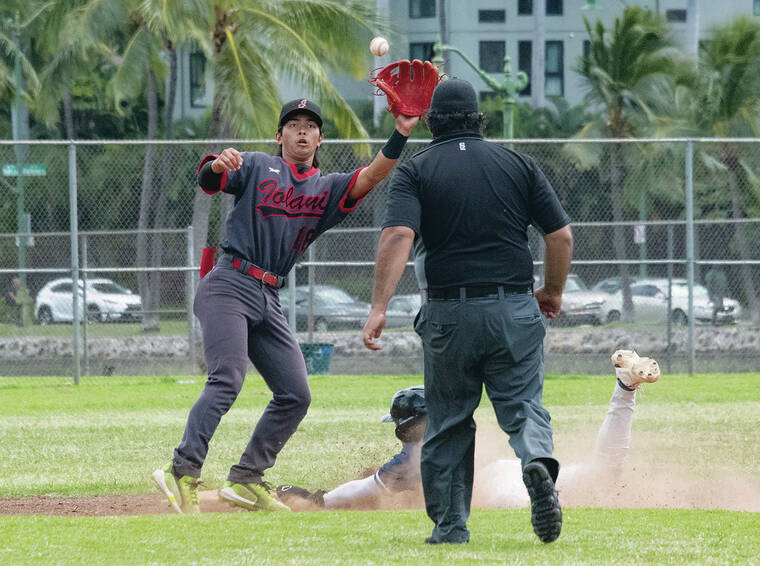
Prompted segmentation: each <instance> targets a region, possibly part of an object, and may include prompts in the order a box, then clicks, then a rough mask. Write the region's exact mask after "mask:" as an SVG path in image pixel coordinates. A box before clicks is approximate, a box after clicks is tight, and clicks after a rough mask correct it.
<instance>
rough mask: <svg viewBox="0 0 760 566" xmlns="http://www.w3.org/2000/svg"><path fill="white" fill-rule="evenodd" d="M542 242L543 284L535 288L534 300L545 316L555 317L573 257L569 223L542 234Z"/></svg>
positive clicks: (560, 303) (560, 305)
mask: <svg viewBox="0 0 760 566" xmlns="http://www.w3.org/2000/svg"><path fill="white" fill-rule="evenodd" d="M544 242H545V243H546V260H545V261H544V286H543V287H541V288H540V289H538V290H536V300H537V301H538V306H539V307H541V313H542V314H543V315H544V316H545V317H547V318H557V316H558V315H559V311H560V309H561V308H562V289H564V288H565V279H567V273H568V271H570V260H571V259H572V257H573V233H572V230H570V225H569V224H568V225H567V226H564V227H562V228H560V229H559V230H555V231H554V232H551V233H550V234H546V235H544Z"/></svg>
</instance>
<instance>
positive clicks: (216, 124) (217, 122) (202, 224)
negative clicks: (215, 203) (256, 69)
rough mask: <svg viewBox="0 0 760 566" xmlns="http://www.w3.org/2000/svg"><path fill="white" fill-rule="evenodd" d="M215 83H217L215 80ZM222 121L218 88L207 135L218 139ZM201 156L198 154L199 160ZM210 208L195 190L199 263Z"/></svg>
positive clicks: (195, 248)
mask: <svg viewBox="0 0 760 566" xmlns="http://www.w3.org/2000/svg"><path fill="white" fill-rule="evenodd" d="M215 84H219V83H218V82H216V83H215ZM223 124H224V121H223V118H222V115H221V112H220V110H219V104H218V90H217V91H215V92H214V106H213V108H212V110H211V123H210V124H209V137H210V138H211V139H219V138H220V137H222V132H223V131H224V125H223ZM218 150H219V148H214V147H207V148H206V153H209V152H212V151H218ZM201 157H202V156H199V161H200V158H201ZM210 210H211V199H210V198H209V196H208V195H207V194H206V193H204V192H203V191H202V190H200V189H197V190H196V191H195V198H194V199H193V220H192V222H193V252H194V253H195V260H196V261H198V263H199V264H200V257H201V251H202V250H203V248H205V247H206V242H207V238H208V215H209V211H210Z"/></svg>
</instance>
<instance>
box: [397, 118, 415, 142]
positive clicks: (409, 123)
mask: <svg viewBox="0 0 760 566" xmlns="http://www.w3.org/2000/svg"><path fill="white" fill-rule="evenodd" d="M419 121H420V117H419V116H405V115H403V114H399V115H398V117H397V118H396V129H397V130H398V131H399V133H400V134H402V135H404V136H406V137H409V135H410V134H411V133H412V130H413V129H414V127H415V126H416V125H417V122H419Z"/></svg>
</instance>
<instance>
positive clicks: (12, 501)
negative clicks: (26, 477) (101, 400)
mask: <svg viewBox="0 0 760 566" xmlns="http://www.w3.org/2000/svg"><path fill="white" fill-rule="evenodd" d="M200 504H201V508H202V509H203V511H204V512H209V513H214V512H219V513H237V512H245V510H244V509H240V508H239V507H232V506H230V505H227V504H226V503H222V502H221V501H219V499H218V498H217V496H216V491H211V490H210V491H203V492H201V493H200ZM162 513H174V511H173V510H172V508H171V507H170V506H169V504H168V503H167V501H166V498H164V497H163V496H161V495H160V494H159V493H158V492H156V493H152V494H149V495H100V496H98V497H47V496H45V495H35V496H33V497H9V498H0V515H67V516H77V515H79V516H82V517H88V516H90V517H99V516H113V515H159V514H162Z"/></svg>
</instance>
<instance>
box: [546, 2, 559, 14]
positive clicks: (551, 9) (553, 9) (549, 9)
mask: <svg viewBox="0 0 760 566" xmlns="http://www.w3.org/2000/svg"><path fill="white" fill-rule="evenodd" d="M546 15H547V16H561V15H562V0H546Z"/></svg>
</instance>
